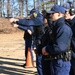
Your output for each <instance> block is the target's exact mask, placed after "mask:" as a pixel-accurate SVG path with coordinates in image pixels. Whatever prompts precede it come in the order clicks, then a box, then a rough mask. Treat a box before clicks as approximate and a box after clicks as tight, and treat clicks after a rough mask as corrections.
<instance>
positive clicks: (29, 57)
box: [25, 48, 33, 67]
mask: <svg viewBox="0 0 75 75" xmlns="http://www.w3.org/2000/svg"><path fill="white" fill-rule="evenodd" d="M25 67H33V60H32V55H31V52H30V48H28V54H27V59H26V66H25Z"/></svg>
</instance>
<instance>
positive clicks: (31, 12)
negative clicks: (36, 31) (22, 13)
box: [30, 8, 39, 14]
mask: <svg viewBox="0 0 75 75" xmlns="http://www.w3.org/2000/svg"><path fill="white" fill-rule="evenodd" d="M34 12H36V13H37V14H39V10H37V9H34V8H33V9H32V10H31V11H30V14H33V13H34Z"/></svg>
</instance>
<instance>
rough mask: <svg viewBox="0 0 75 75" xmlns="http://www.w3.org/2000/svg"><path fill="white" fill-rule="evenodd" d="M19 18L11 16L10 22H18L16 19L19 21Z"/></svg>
mask: <svg viewBox="0 0 75 75" xmlns="http://www.w3.org/2000/svg"><path fill="white" fill-rule="evenodd" d="M18 20H19V19H15V18H11V19H10V20H9V21H10V23H14V22H16V21H18Z"/></svg>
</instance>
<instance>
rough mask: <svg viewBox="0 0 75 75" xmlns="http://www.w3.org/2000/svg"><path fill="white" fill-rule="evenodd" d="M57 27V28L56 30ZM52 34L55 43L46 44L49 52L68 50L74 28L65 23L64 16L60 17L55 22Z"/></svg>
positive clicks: (55, 52)
mask: <svg viewBox="0 0 75 75" xmlns="http://www.w3.org/2000/svg"><path fill="white" fill-rule="evenodd" d="M55 27H56V29H55V30H54V28H55ZM52 34H53V35H54V43H52V44H51V43H49V44H48V45H47V46H46V51H47V52H48V53H49V54H59V53H61V52H64V51H65V50H67V48H68V44H69V41H70V39H71V37H72V30H71V28H70V27H69V26H68V25H66V24H65V21H64V18H60V19H58V20H57V21H55V22H53V29H52ZM50 39H51V38H50Z"/></svg>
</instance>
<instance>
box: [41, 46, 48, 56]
mask: <svg viewBox="0 0 75 75" xmlns="http://www.w3.org/2000/svg"><path fill="white" fill-rule="evenodd" d="M45 49H46V47H43V48H42V54H43V55H49V54H48V53H47V52H46V50H45Z"/></svg>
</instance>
